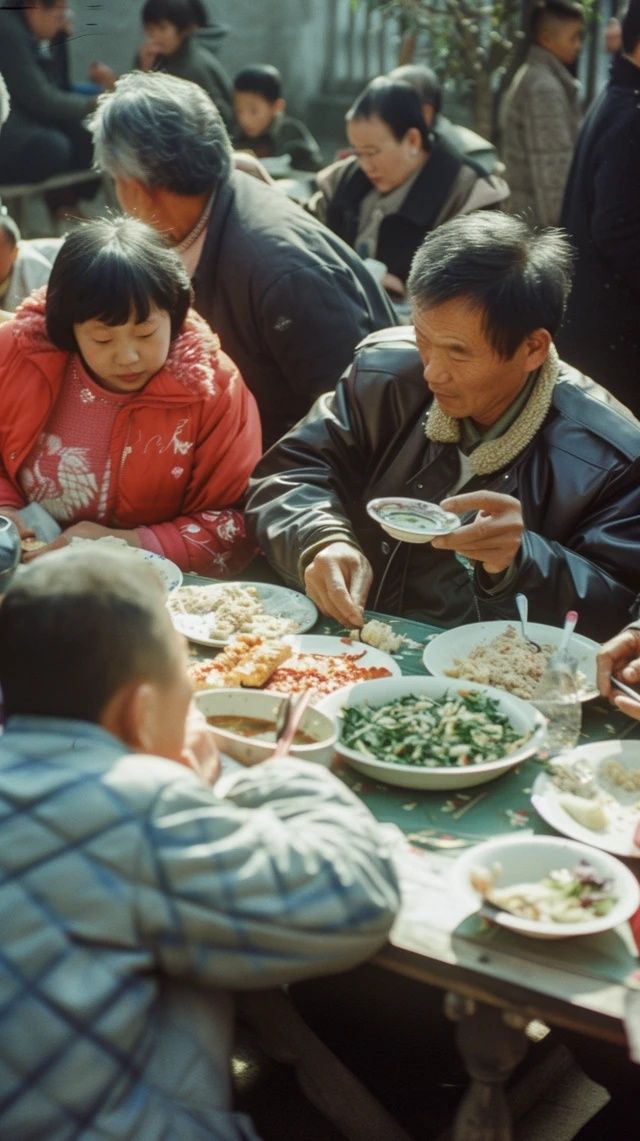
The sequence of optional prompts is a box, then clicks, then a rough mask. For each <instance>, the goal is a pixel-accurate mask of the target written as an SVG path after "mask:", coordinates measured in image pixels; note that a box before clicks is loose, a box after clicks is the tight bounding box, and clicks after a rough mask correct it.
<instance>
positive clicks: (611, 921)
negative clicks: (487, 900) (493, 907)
mask: <svg viewBox="0 0 640 1141" xmlns="http://www.w3.org/2000/svg"><path fill="white" fill-rule="evenodd" d="M580 860H586V861H587V863H589V864H591V866H592V867H593V868H594V869H595V870H596V872H597V873H598V874H599V875H601V876H603V877H604V878H605V879H608V880H610V881H611V890H612V893H613V895H614V896H615V897H616V902H615V903H614V905H613V907H612V908H611V911H610V912H609V914H608V915H603V916H601V917H600V918H598V917H595V916H594V918H592V919H586V920H585V921H584V923H550V922H548V923H541V922H538V921H537V920H535V919H521V918H520V917H519V916H517V915H511V914H510V913H509V912H507V911H499V912H497V913H496V916H495V922H496V923H498V924H500V926H502V927H507V928H508V929H509V930H510V931H516V932H517V933H518V934H520V935H527V936H529V937H530V938H533V939H566V938H568V937H570V936H574V935H595V934H597V933H598V932H600V931H608V930H610V929H611V928H612V927H617V926H618V924H619V923H624V921H625V920H626V919H630V918H631V916H632V915H633V914H634V912H636V911H637V910H638V907H639V906H640V885H639V884H638V881H637V879H636V877H635V876H634V874H633V872H630V871H629V869H628V868H627V867H625V865H624V864H623V863H621V862H620V860H617V859H616V857H615V856H610V855H609V854H608V853H607V852H600V851H598V850H597V849H595V848H589V847H587V845H586V844H578V843H576V841H575V840H565V839H563V838H561V837H559V836H497V837H495V838H494V839H493V840H486V841H485V842H484V843H483V844H477V845H476V846H475V847H473V848H469V849H468V851H466V852H464V853H463V854H462V855H461V856H458V858H457V859H456V861H455V864H454V866H453V868H452V877H453V882H454V884H455V886H456V888H457V889H458V890H459V891H460V892H463V893H465V894H466V895H467V896H468V897H469V902H470V903H471V902H472V901H473V902H475V904H476V905H479V904H480V896H479V895H478V893H477V892H476V891H475V890H474V889H473V887H472V886H471V879H470V875H471V871H472V869H473V868H477V867H491V865H492V864H496V863H499V864H500V865H501V866H502V873H501V875H500V877H499V879H498V882H497V886H499V887H508V886H509V884H515V883H535V882H537V881H538V880H540V879H542V877H543V876H544V875H546V873H547V872H551V871H554V870H556V869H559V868H573V867H575V865H576V864H578V863H579V862H580Z"/></svg>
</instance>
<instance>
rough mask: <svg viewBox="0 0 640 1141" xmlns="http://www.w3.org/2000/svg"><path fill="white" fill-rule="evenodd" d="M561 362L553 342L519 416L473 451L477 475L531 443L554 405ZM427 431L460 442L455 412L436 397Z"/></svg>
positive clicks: (509, 459) (488, 471) (431, 437)
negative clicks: (503, 431)
mask: <svg viewBox="0 0 640 1141" xmlns="http://www.w3.org/2000/svg"><path fill="white" fill-rule="evenodd" d="M559 364H560V362H559V359H558V354H557V352H556V350H555V348H554V347H553V345H552V346H551V348H550V349H549V355H548V357H547V359H546V361H545V362H544V364H543V366H542V368H541V369H540V373H539V375H538V379H537V381H536V384H535V385H534V388H533V391H532V393H531V396H530V397H529V399H528V400H527V403H526V404H525V406H524V408H523V409H522V411H521V412H520V414H519V416H517V417H516V419H515V420H514V421H513V423H512V424H511V425H510V426H509V428H507V430H506V432H505V433H504V434H503V435H502V436H500V437H499V438H498V439H497V440H487V442H486V443H484V444H478V446H477V448H475V449H474V450H473V452H472V453H471V455H470V457H469V461H470V464H471V469H472V471H473V473H474V475H490V474H491V473H492V472H494V471H500V470H501V468H503V467H506V465H507V464H509V463H511V462H512V460H514V459H515V458H516V456H519V455H520V453H521V452H523V451H524V449H525V448H526V447H527V446H528V445H529V444H530V443H531V441H532V439H533V438H534V436H535V434H536V432H537V431H538V429H539V428H540V425H541V424H542V422H543V420H544V419H545V417H546V415H547V413H548V411H549V408H550V407H551V401H552V400H553V390H554V387H555V383H556V380H557V378H558V369H559ZM425 433H426V436H427V439H429V440H434V441H435V442H437V443H441V444H458V443H459V442H460V422H459V421H458V420H456V419H455V418H454V417H453V416H448V415H447V413H446V412H444V411H443V409H442V408H441V407H440V405H439V404H438V401H437V400H435V399H434V401H433V403H432V405H431V407H430V409H429V412H428V414H427V420H426V424H425Z"/></svg>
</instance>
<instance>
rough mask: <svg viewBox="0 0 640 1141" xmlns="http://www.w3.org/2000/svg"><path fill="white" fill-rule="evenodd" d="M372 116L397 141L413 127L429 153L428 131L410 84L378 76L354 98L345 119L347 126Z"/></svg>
mask: <svg viewBox="0 0 640 1141" xmlns="http://www.w3.org/2000/svg"><path fill="white" fill-rule="evenodd" d="M374 117H376V118H378V119H382V122H383V123H386V124H387V126H388V128H389V130H390V131H391V133H392V135H393V137H394V138H395V139H397V140H398V142H400V140H401V139H403V138H404V136H405V135H406V133H407V131H408V130H409V129H410V128H411V127H415V128H416V130H418V131H419V132H420V137H421V138H422V142H423V144H424V148H425V150H430V146H431V144H430V138H429V130H428V128H427V125H426V123H425V121H424V117H423V114H422V103H421V102H420V96H419V95H418V92H417V91H416V89H415V87H412V86H411V84H410V83H405V82H404V81H403V80H393V79H389V78H388V77H387V76H386V75H379V76H378V77H377V78H376V79H372V80H371V83H368V84H367V86H366V87H365V89H364V91H362V92H361V93H360V95H358V98H357V99H356V100H355V102H354V103H353V104H352V106H351V107H350V108H349V110H348V111H347V114H346V116H345V119H346V121H347V123H351V122H353V121H354V120H357V119H372V118H374Z"/></svg>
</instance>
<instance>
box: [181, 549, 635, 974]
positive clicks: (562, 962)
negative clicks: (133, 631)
mask: <svg viewBox="0 0 640 1141" xmlns="http://www.w3.org/2000/svg"><path fill="white" fill-rule="evenodd" d="M244 578H245V581H261V580H262V574H256V573H251V570H250V572H249V573H246V574H245V576H244ZM264 580H266V581H272V582H273V581H274V579H273V577H271V576H269V577H268V576H267V574H266V573H265V574H264ZM198 582H201V583H202V584H205V583H206V584H208V585H211V580H208V579H201V578H198V576H195V575H189V576H187V577H186V579H185V583H189V584H191V583H194V584H195V583H198ZM374 616H375V617H379V618H382V619H383V620H384V621H386V622H388V623H389V624H390V625H391V627H392V628H393V630H394V631H395V632H396V633H399V634H405V635H407V636H408V637H409V638H410V639H412V641H415V642H417V643H418V647H417V648H414V647H409V648H403V649H402V650H401V651H400V652H398V653H396V654H395V655H394V657H395V659H396V661H397V662H398V664H399V666H400V668H401V670H402V673H403V674H405V675H422V676H424V675H425V674H427V673H428V671H427V670H426V668H425V666H424V663H423V660H422V654H423V649H424V646H425V645H426V643H427V642H428V641H429V639H430V638H433V637H435V636H436V635H437V634H438V633H440V632H441V631H440V630H439V629H438V628H437V627H434V626H429V625H427V624H426V623H422V622H415V621H410V620H407V619H404V618H396V617H392V616H389V615H384V614H376V615H374V614H373V612H367V617H374ZM308 633H310V634H327V635H342V636H344V634H345V631H344V628H342V627H340V626H338V624H337V623H336V622H334V621H333V620H332V619H327V618H324V617H322V616H321V617H320V618H319V619H318V622H317V623H316V625H315V626H314V627H313V629H312V630H309V631H308ZM202 653H203V654H205V653H207V654H211V651H204V650H203V651H202ZM582 708H583V724H582V732H581V735H580V740H581V743H585V744H586V743H588V742H590V741H602V740H607V739H611V740H614V739H620V738H623V737H625V738H632V739H637V740H639V741H640V722H636V721H633V720H631V719H629V718H628V717H625V716H623V715H622V714H621V713H618V712H617V710H615V709H613V707H612V706H611V705H609V704H608V702H606V701H604V700H602V699H596V700H593V701H589V702H585V703H584V704H583V707H582ZM639 749H640V745H639ZM333 768H334V771H335V772H336V773H337V775H338V776H339V777H340V778H341V779H342V780H343V781H344V782H345V784H347V785H348V786H349V787H350V788H351V789H352V790H353V791H354V792H355V793H356V794H357V795H358V796H359V797H360V798H361V799H362V800H363V801H364V802H365V803H366V804H367V806H368V807H369V809H370V810H371V812H372V813H373V815H374V816H375V817H376V819H377V820H379V821H380V822H381V823H391V824H395V825H396V826H398V827H399V828H400V829H401V831H402V832H403V833H404V834H405V836H406V838H407V840H408V841H409V842H410V843H411V845H412V846H413V847H414V848H418V849H420V848H422V849H423V850H424V853H425V856H427V855H428V854H429V855H432V854H433V853H432V852H431V847H432V845H431V843H430V841H432V840H433V839H434V838H438V837H443V836H453V837H459V838H461V839H464V840H467V841H468V842H469V843H471V844H473V843H479V842H481V841H482V840H486V839H488V838H490V837H492V836H498V835H503V834H513V833H516V832H518V831H523V830H527V831H529V832H533V833H535V834H536V835H556V833H555V832H554V830H553V829H552V828H550V827H549V826H548V825H547V824H545V822H544V821H543V820H542V818H541V817H540V816H539V815H538V813H537V812H536V810H535V808H534V807H533V806H532V804H531V795H530V794H531V787H532V785H533V782H534V781H535V778H536V776H537V774H538V773H539V772H540V771H541V763H540V762H538V761H536V760H530V761H526V762H525V763H524V764H522V765H519V766H518V767H517V768H515V769H512V770H511V771H510V772H508V773H506V774H504V775H503V776H501V777H499V778H498V779H496V780H495V781H491V782H490V783H489V784H485V785H481V786H478V787H477V788H475V789H474V788H470V789H467V790H463V791H461V792H423V791H420V790H416V789H401V788H395V787H392V786H390V785H385V784H383V783H381V782H380V783H379V782H376V781H372V780H369V779H368V778H366V777H363V776H362V775H361V774H359V773H358V772H356V771H355V770H353V769H351V768H350V767H349V766H348V764H346V762H344V761H342V760H338V761H337V762H335V763H334V766H333ZM438 855H440V853H438ZM451 856H452V857H453V858H455V853H451ZM628 863H629V866H630V867H632V868H633V870H634V871H637V872H640V861H634V860H631V861H629V862H628ZM451 935H452V941H453V943H454V944H456V943H457V944H458V945H459V946H460V945H462V944H465V943H467V944H468V945H470V946H471V947H475V948H477V947H480V948H482V947H483V946H484V947H486V950H487V952H488V953H491V954H496V953H497V954H502V955H503V956H507V957H508V956H510V955H514V956H517V957H518V958H519V959H521V960H523V961H529V962H530V963H531V965H532V967H533V966H534V965H535V964H537V965H538V966H542V967H545V966H549V965H550V963H551V962H553V964H554V965H555V966H556V967H558V968H560V969H562V968H563V967H565V968H566V969H567V970H569V971H571V973H572V974H575V975H576V976H577V977H579V976H580V975H581V974H582V975H585V976H588V977H589V978H590V979H592V980H593V979H600V980H602V982H603V983H604V982H609V983H613V984H618V985H620V984H622V985H623V986H625V987H633V988H636V987H638V986H640V973H639V972H637V968H638V956H637V954H636V953H635V948H634V946H633V941H632V940H631V938H630V937H629V934H628V932H627V937H626V938H623V937H621V935H620V934H619V930H618V931H616V932H605V933H604V934H602V935H598V936H590V937H589V938H586V939H564V940H554V941H553V942H551V943H548V942H542V941H538V940H531V939H523V938H522V937H519V936H517V935H511V934H510V933H509V932H507V931H505V930H504V929H502V928H499V927H497V926H495V925H488V924H486V923H485V922H484V921H482V920H480V919H479V918H478V917H477V916H470V917H469V918H467V919H465V920H463V921H462V923H460V924H459V925H458V926H457V927H456V928H455V931H453V932H452V933H451Z"/></svg>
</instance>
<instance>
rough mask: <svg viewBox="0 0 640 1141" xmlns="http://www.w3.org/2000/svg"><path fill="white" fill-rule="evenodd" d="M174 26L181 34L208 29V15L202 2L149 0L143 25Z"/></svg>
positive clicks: (193, 0)
mask: <svg viewBox="0 0 640 1141" xmlns="http://www.w3.org/2000/svg"><path fill="white" fill-rule="evenodd" d="M165 20H166V21H167V23H168V24H173V26H174V28H177V29H178V31H179V32H186V31H188V30H189V28H206V27H207V24H208V20H207V13H206V11H205V9H204V6H203V5H202V4H201V3H200V0H147V2H146V4H145V6H144V8H143V9H142V23H143V25H146V24H151V25H152V26H153V25H157V24H162V23H163V22H164V21H165Z"/></svg>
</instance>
